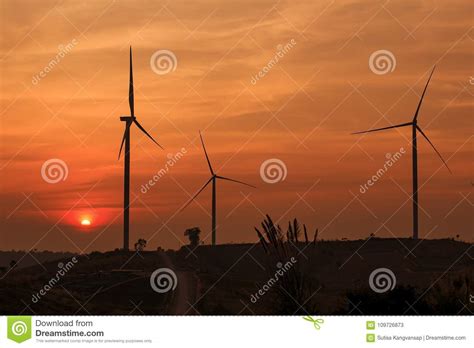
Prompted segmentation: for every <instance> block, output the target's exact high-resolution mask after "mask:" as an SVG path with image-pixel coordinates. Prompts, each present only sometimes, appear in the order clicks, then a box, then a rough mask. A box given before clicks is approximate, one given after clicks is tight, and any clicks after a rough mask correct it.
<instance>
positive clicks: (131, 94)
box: [128, 46, 135, 117]
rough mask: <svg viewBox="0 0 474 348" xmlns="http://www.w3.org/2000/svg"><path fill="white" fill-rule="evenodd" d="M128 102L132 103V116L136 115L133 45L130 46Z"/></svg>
mask: <svg viewBox="0 0 474 348" xmlns="http://www.w3.org/2000/svg"><path fill="white" fill-rule="evenodd" d="M128 104H129V105H130V116H132V117H135V101H134V95H133V70H132V46H130V80H129V85H128Z"/></svg>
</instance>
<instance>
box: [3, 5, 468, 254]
mask: <svg viewBox="0 0 474 348" xmlns="http://www.w3.org/2000/svg"><path fill="white" fill-rule="evenodd" d="M0 3H1V12H0V15H1V31H2V35H1V70H0V71H1V89H0V92H1V114H0V116H1V118H0V120H1V121H0V122H1V127H0V130H1V162H0V175H1V179H2V187H1V200H0V205H1V216H0V219H1V226H2V228H1V232H0V233H1V234H0V243H1V248H2V249H27V250H29V249H30V248H36V249H49V250H71V251H85V252H89V251H92V250H107V249H113V248H116V247H121V243H122V232H121V231H122V216H121V206H122V175H123V167H122V161H118V160H117V154H118V148H119V145H120V140H121V137H122V133H123V123H121V122H120V121H119V116H120V115H128V114H129V109H128V101H127V98H128V95H127V93H128V46H129V45H130V44H131V45H132V46H133V52H134V78H135V98H136V99H135V110H136V114H137V116H138V119H139V120H140V122H141V123H142V125H143V126H145V128H146V129H147V130H148V131H149V132H150V133H151V134H152V135H153V136H155V137H156V139H157V140H158V141H159V142H160V144H162V145H163V146H164V147H165V151H162V150H160V149H159V148H157V147H156V146H154V145H153V143H151V142H150V141H149V140H148V139H147V138H146V137H144V136H143V135H142V134H141V133H140V132H139V131H138V130H137V129H136V128H134V129H132V155H131V156H132V164H131V166H132V183H131V187H132V194H131V197H132V200H134V199H135V201H134V202H133V204H132V212H131V237H130V238H131V241H132V244H133V242H134V241H136V240H137V239H138V238H145V239H147V240H148V242H149V244H148V248H149V249H155V248H156V247H158V246H162V247H164V248H177V247H179V246H181V245H182V243H187V241H186V240H185V237H184V236H183V233H184V230H185V229H186V228H189V227H194V226H200V227H201V229H202V230H203V235H204V236H205V237H207V239H206V242H207V243H208V242H209V240H210V237H209V235H208V232H209V229H210V198H211V191H210V189H207V190H206V191H204V192H203V193H202V194H201V196H200V199H199V200H198V202H197V204H196V203H194V204H191V205H190V206H189V207H188V208H187V209H186V210H185V211H183V212H182V213H179V214H176V212H177V210H178V209H179V208H180V207H181V206H182V204H184V203H185V202H186V200H187V199H188V198H189V195H190V194H192V193H194V192H195V191H196V190H197V189H199V188H200V187H201V186H202V184H204V183H205V181H206V180H207V179H208V177H209V174H208V169H207V165H206V162H205V158H204V156H203V152H202V149H201V147H200V143H199V138H198V130H199V129H201V130H202V131H203V134H204V136H205V141H206V145H207V148H208V151H209V153H210V157H211V160H212V162H213V165H214V167H215V168H216V169H217V170H218V172H219V173H220V174H222V175H225V176H231V177H234V178H236V179H239V180H244V181H247V182H249V183H251V184H254V185H256V186H258V188H257V189H248V188H246V187H243V186H239V185H235V184H232V183H228V182H219V183H218V225H219V229H218V234H217V238H218V242H220V243H225V242H231V241H233V242H253V241H255V239H256V238H255V233H254V230H253V226H256V225H259V223H260V221H261V220H262V219H263V217H262V213H269V214H271V215H272V216H273V218H274V219H275V220H278V219H281V224H282V225H283V226H284V225H286V224H287V221H288V219H290V218H294V217H297V218H298V219H300V221H301V222H305V223H306V224H307V225H308V226H309V228H310V230H311V231H313V230H314V228H315V227H319V229H320V231H322V232H320V234H321V237H322V238H325V239H335V238H344V237H345V238H349V239H351V238H365V237H367V236H368V235H369V234H370V233H372V232H376V231H377V236H382V237H392V236H394V235H395V236H399V237H408V236H410V235H411V204H410V201H409V199H408V198H409V197H408V196H407V195H408V194H410V192H411V151H409V149H410V140H409V137H410V134H411V133H410V130H409V129H408V128H406V129H401V130H399V131H397V130H394V131H389V132H385V133H376V134H371V135H367V136H365V137H362V136H355V135H349V133H351V132H353V131H357V130H364V129H368V128H371V127H383V126H386V125H390V124H395V123H401V122H409V121H410V120H411V117H412V115H413V113H414V111H415V109H416V105H417V101H418V95H419V94H420V93H421V91H422V89H423V86H424V83H425V81H426V79H427V77H428V72H429V70H430V69H431V68H432V66H433V65H434V64H436V65H437V70H436V72H435V74H434V76H433V79H432V82H431V84H430V86H429V88H428V92H427V95H426V97H425V101H424V104H423V107H422V110H421V114H420V116H419V124H420V125H421V127H422V128H423V129H424V131H425V132H426V133H427V135H428V136H429V137H430V139H431V140H432V142H433V143H434V144H435V145H436V146H437V148H438V150H439V151H440V152H441V153H442V155H443V156H444V158H446V159H448V164H449V166H450V167H451V169H452V171H453V175H450V174H449V172H448V171H447V170H446V169H445V168H443V167H442V163H441V162H440V161H439V159H438V158H437V157H436V154H435V153H434V152H433V151H432V149H431V148H430V147H429V145H428V144H427V143H426V142H425V141H424V140H423V139H421V138H420V140H419V176H420V186H421V189H420V205H421V208H422V209H421V211H420V236H422V237H425V236H428V238H441V237H454V236H455V235H456V234H459V235H460V236H461V238H462V239H464V240H470V241H472V240H473V236H472V218H471V215H472V210H471V203H470V202H471V200H472V198H470V196H469V195H470V192H471V187H472V185H471V182H472V179H471V172H472V141H471V134H472V106H473V102H472V96H473V93H474V86H473V85H474V76H473V75H472V74H473V63H472V62H473V55H472V52H473V43H472V40H473V30H472V19H473V17H472V14H473V11H472V5H471V6H470V5H469V3H470V2H469V1H467V0H462V1H450V2H449V4H448V3H445V2H441V1H417V2H413V1H396V2H395V1H360V0H357V1H346V0H341V1H308V2H297V1H279V2H275V1H234V2H227V1H194V2H190V1H186V2H181V1H172V2H166V1H163V2H160V1H109V0H105V1H94V2H87V3H85V2H75V1H41V2H39V1H38V2H37V1H3V0H2V1H0ZM291 42H293V43H294V44H293V45H292V47H291V49H290V50H288V52H286V53H285V54H284V56H283V57H282V58H281V59H280V60H279V62H278V63H277V64H275V65H274V66H273V67H272V68H270V69H269V70H268V72H267V73H266V74H265V76H263V77H261V78H259V80H258V81H257V82H256V83H255V81H252V77H253V76H255V75H257V74H258V73H259V71H261V70H262V69H264V67H265V66H266V65H267V63H268V62H269V60H270V59H272V57H274V56H275V54H276V53H277V51H278V49H281V47H282V46H281V45H283V46H285V45H287V44H288V43H291ZM71 43H72V46H73V47H72V49H71V50H70V52H68V53H67V54H65V55H64V57H61V58H60V60H59V62H58V64H56V65H55V66H54V67H53V68H52V69H51V70H50V71H49V72H47V73H46V74H45V76H44V77H42V78H41V79H40V80H39V82H37V83H32V79H33V78H34V76H36V75H38V74H40V72H41V71H42V70H43V69H44V68H45V66H48V64H49V63H50V61H51V60H53V59H55V57H56V55H57V54H58V52H59V49H60V48H59V46H60V45H62V47H63V49H64V47H65V46H66V45H67V44H70V45H71ZM164 49H166V50H170V51H172V52H173V53H174V54H175V56H176V58H177V65H176V70H175V71H173V72H170V73H168V74H164V75H159V74H156V73H155V72H154V71H153V69H152V68H151V66H150V57H151V56H152V55H153V53H154V52H156V51H157V50H164ZM378 50H388V51H390V52H392V53H393V56H394V57H395V60H396V65H395V66H394V70H393V71H392V72H389V73H387V74H381V75H378V74H375V73H373V72H372V71H371V69H370V68H369V57H370V56H371V54H372V53H373V52H375V51H378ZM401 147H404V148H405V149H407V153H406V154H405V155H403V156H402V158H401V159H400V160H399V161H398V162H397V163H396V164H395V165H394V166H393V167H392V168H390V170H389V171H387V173H385V175H384V176H383V177H382V178H381V179H380V180H379V181H378V182H377V183H376V184H375V185H374V186H373V187H371V188H370V190H369V191H368V192H366V193H364V194H361V192H360V190H359V187H360V185H362V184H364V183H365V182H366V181H367V180H368V179H369V178H370V177H371V176H372V175H374V174H375V173H376V172H377V170H378V169H380V168H381V167H383V165H384V162H385V160H386V154H387V153H392V154H393V153H395V152H397V151H398V150H399V149H400V148H401ZM182 148H185V149H186V153H185V154H184V156H183V157H182V158H181V159H180V160H179V161H177V163H176V164H175V165H174V166H173V167H172V168H170V170H169V171H168V172H167V173H166V175H165V176H163V177H162V178H160V179H159V181H158V182H157V184H156V185H155V186H153V187H152V188H151V189H150V190H149V191H148V192H147V193H142V192H140V187H141V185H142V184H145V183H146V182H147V181H148V180H150V179H152V177H153V175H154V174H156V173H157V172H158V171H159V170H160V169H162V168H164V166H165V163H166V160H167V155H168V154H171V155H173V154H176V153H177V152H178V151H180V150H181V149H182ZM55 158H57V159H61V160H62V161H64V162H65V163H66V165H67V168H68V176H67V178H66V179H65V180H64V181H60V182H58V183H55V184H50V183H47V182H45V180H43V178H42V176H41V168H42V165H43V163H44V162H45V161H47V160H49V159H55ZM271 158H277V159H280V160H281V161H283V162H284V163H285V165H286V167H287V176H286V179H285V180H284V181H282V182H279V183H275V184H269V183H266V182H264V181H263V180H262V178H261V176H260V165H261V164H262V162H264V161H265V160H267V159H271ZM82 217H89V218H91V219H92V225H91V226H89V227H80V220H81V218H82Z"/></svg>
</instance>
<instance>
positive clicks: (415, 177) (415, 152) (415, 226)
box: [352, 66, 452, 239]
mask: <svg viewBox="0 0 474 348" xmlns="http://www.w3.org/2000/svg"><path fill="white" fill-rule="evenodd" d="M435 68H436V66H434V67H433V70H432V71H431V74H430V77H429V78H428V81H427V82H426V85H425V89H424V90H423V94H422V95H421V98H420V101H419V102H418V107H417V108H416V111H415V115H414V117H413V120H412V121H411V122H407V123H401V124H397V125H394V126H389V127H383V128H376V129H370V130H366V131H362V132H356V133H352V134H362V133H371V132H378V131H381V130H386V129H391V128H400V127H407V126H411V128H412V143H411V144H412V166H413V239H418V149H417V144H416V136H417V131H418V132H420V133H421V135H422V136H423V137H424V138H425V139H426V141H428V143H429V144H430V145H431V147H432V148H433V150H435V152H436V154H437V155H438V156H439V158H440V159H441V161H442V162H443V163H444V165H445V166H446V168H447V169H448V171H449V172H450V173H452V172H451V170H450V169H449V167H448V164H447V163H446V161H445V160H444V159H443V157H442V156H441V154H440V153H439V152H438V150H436V147H435V146H434V145H433V143H432V142H431V141H430V139H428V136H427V135H426V134H425V133H424V132H423V130H422V129H421V128H420V126H418V113H419V112H420V108H421V103H422V102H423V98H424V97H425V93H426V89H427V88H428V84H429V83H430V80H431V76H433V72H434V70H435Z"/></svg>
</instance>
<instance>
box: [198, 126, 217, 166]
mask: <svg viewBox="0 0 474 348" xmlns="http://www.w3.org/2000/svg"><path fill="white" fill-rule="evenodd" d="M199 137H200V138H201V144H202V148H203V149H204V154H205V155H206V159H207V164H208V165H209V170H210V171H211V174H212V175H214V170H212V166H211V161H210V160H209V156H208V155H207V151H206V146H204V140H203V138H202V134H201V131H199Z"/></svg>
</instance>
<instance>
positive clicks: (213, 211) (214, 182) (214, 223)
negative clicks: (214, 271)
mask: <svg viewBox="0 0 474 348" xmlns="http://www.w3.org/2000/svg"><path fill="white" fill-rule="evenodd" d="M199 137H200V138H201V144H202V148H203V149H204V154H205V155H206V160H207V164H208V165H209V171H210V172H211V177H210V178H209V180H208V181H207V182H206V183H205V184H204V186H203V187H201V189H200V190H199V191H198V192H197V193H196V194H195V195H194V196H193V197H192V198H191V199H190V200H189V201H188V202H187V203H186V204H185V205H184V206H183V208H181V210H183V209H185V208H186V207H187V206H188V205H189V204H191V202H192V201H193V200H194V199H195V198H196V197H197V196H198V195H199V194H200V193H201V192H202V191H203V190H204V189H205V188H206V186H207V185H209V183H210V182H212V245H216V207H217V202H216V183H217V179H222V180H227V181H232V182H236V183H238V184H242V185H246V186H250V187H253V188H255V186H252V185H250V184H247V183H245V182H242V181H238V180H235V179H231V178H226V177H224V176H220V175H217V174H216V173H215V172H214V169H212V165H211V161H210V160H209V156H208V155H207V151H206V147H205V146H204V140H203V139H202V135H201V132H199Z"/></svg>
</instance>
